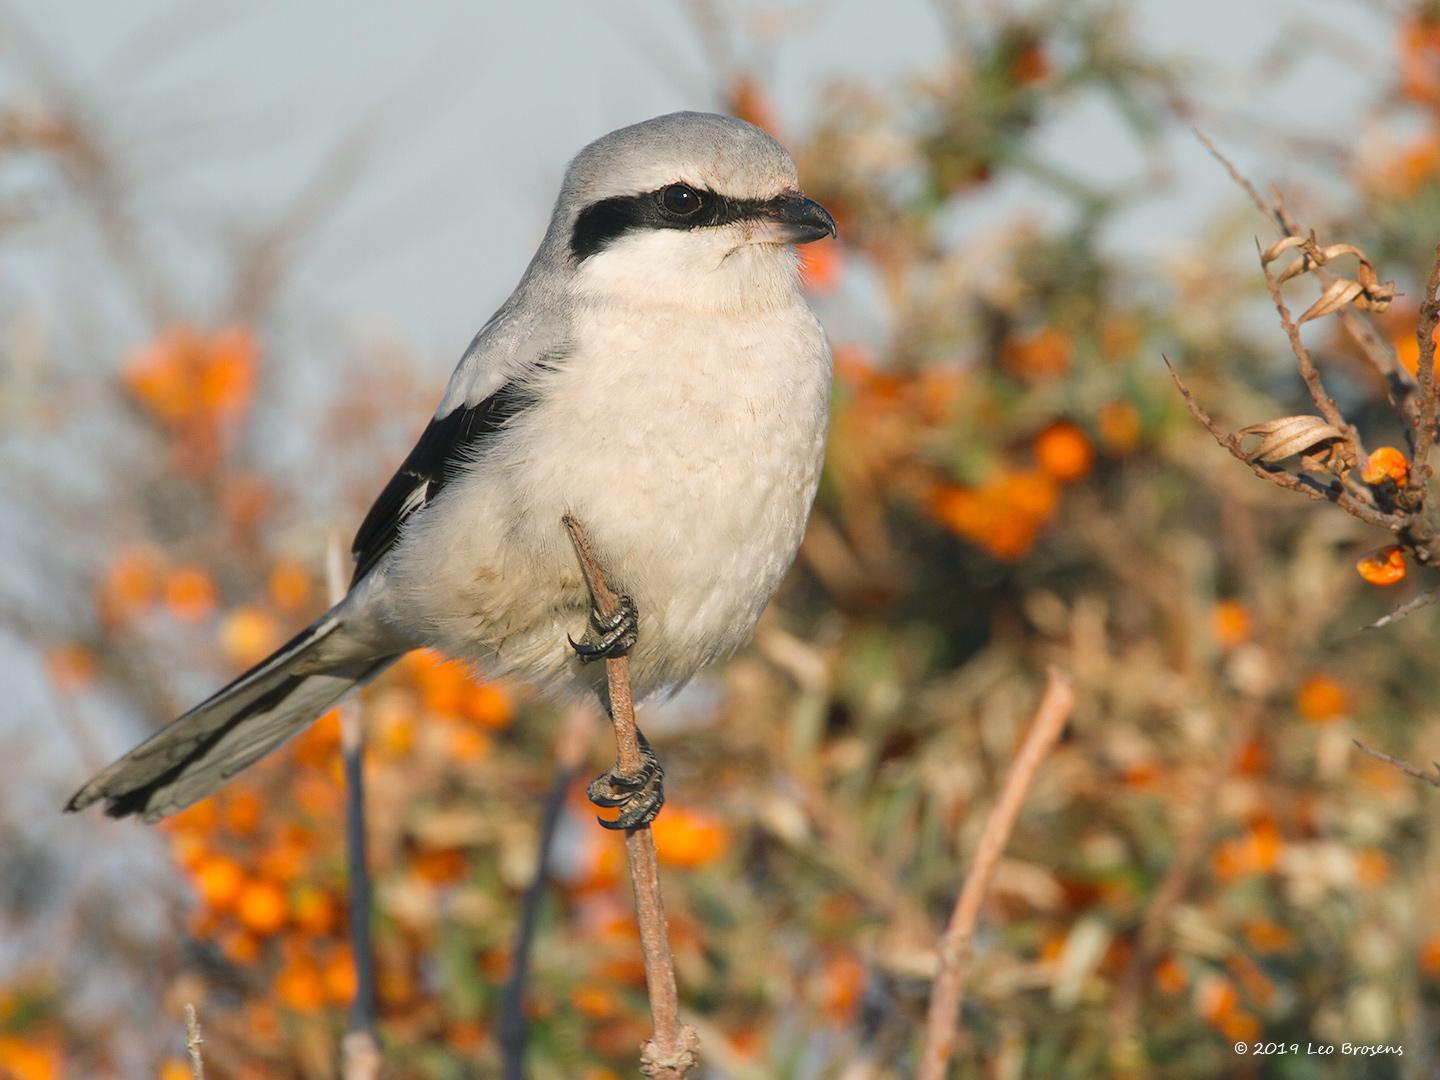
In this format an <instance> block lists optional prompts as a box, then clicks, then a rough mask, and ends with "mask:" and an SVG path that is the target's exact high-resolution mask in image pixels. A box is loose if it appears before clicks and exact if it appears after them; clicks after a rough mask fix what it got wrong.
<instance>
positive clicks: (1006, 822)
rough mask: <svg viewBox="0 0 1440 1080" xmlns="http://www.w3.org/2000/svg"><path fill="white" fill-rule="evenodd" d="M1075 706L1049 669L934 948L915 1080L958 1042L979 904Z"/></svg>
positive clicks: (941, 1071)
mask: <svg viewBox="0 0 1440 1080" xmlns="http://www.w3.org/2000/svg"><path fill="white" fill-rule="evenodd" d="M1074 707H1075V686H1074V684H1073V683H1072V682H1071V680H1070V677H1069V676H1068V675H1066V674H1064V673H1063V672H1061V671H1060V670H1059V669H1058V668H1053V667H1052V668H1051V669H1050V671H1049V673H1048V675H1047V677H1046V682H1045V695H1044V697H1042V698H1041V699H1040V706H1039V708H1038V709H1036V711H1035V719H1034V720H1032V721H1031V723H1030V731H1029V733H1028V734H1027V735H1026V736H1025V742H1024V743H1023V744H1022V745H1021V747H1020V752H1019V753H1018V754H1016V756H1015V761H1014V762H1013V763H1012V764H1011V766H1010V771H1009V773H1007V774H1006V776H1005V782H1004V784H1003V785H1002V786H1001V788H1000V798H999V800H998V801H997V802H996V803H995V807H994V809H992V810H991V811H990V816H989V817H988V818H986V820H985V827H984V829H983V830H982V831H981V833H980V843H979V845H978V846H977V847H976V849H975V858H974V860H973V861H972V862H971V864H970V871H969V873H967V874H966V875H965V884H964V885H963V886H962V887H961V889H960V895H959V897H958V898H957V899H956V901H955V908H954V910H953V911H952V912H951V913H950V922H949V924H948V925H947V926H946V927H945V932H944V933H943V934H941V935H940V941H939V944H938V947H937V952H938V954H939V960H940V970H939V971H938V973H937V974H936V976H935V985H934V987H933V989H932V990H931V992H930V1009H929V1013H928V1015H927V1016H926V1021H925V1044H924V1047H923V1049H922V1050H921V1054H920V1067H919V1070H918V1071H917V1073H916V1075H917V1077H918V1080H943V1077H944V1075H945V1069H946V1066H947V1065H948V1064H949V1062H950V1055H951V1053H952V1052H953V1051H954V1049H955V1044H956V1042H957V1026H958V1023H959V1019H960V1006H961V1004H962V1003H963V1002H964V1000H965V983H966V980H967V979H968V978H969V975H970V954H971V939H972V938H973V936H974V934H975V927H976V924H977V923H978V922H979V921H980V907H981V905H982V904H983V903H984V901H985V896H986V894H987V893H988V892H989V891H990V881H991V879H992V878H993V877H994V876H995V867H996V866H997V865H998V864H999V862H1000V857H1001V856H1002V855H1003V854H1004V853H1005V845H1006V843H1007V842H1008V841H1009V839H1010V832H1011V830H1012V829H1013V828H1014V827H1015V819H1016V818H1017V817H1019V815H1020V807H1021V806H1022V805H1023V804H1024V802H1025V796H1026V794H1027V793H1028V792H1029V790H1030V785H1031V784H1032V783H1034V781H1035V773H1036V771H1037V770H1038V769H1039V768H1040V763H1041V762H1042V761H1043V760H1044V759H1045V755H1046V754H1048V753H1049V752H1050V748H1051V747H1052V746H1053V745H1054V744H1055V740H1056V739H1058V738H1059V737H1060V731H1061V729H1063V728H1064V726H1065V722H1066V721H1067V720H1068V719H1069V718H1070V713H1071V710H1073V709H1074Z"/></svg>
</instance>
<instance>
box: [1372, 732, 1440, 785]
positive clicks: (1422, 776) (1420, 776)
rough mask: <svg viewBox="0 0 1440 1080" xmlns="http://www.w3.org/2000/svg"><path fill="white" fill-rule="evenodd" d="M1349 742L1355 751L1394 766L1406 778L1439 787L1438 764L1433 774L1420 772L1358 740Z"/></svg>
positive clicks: (1439, 768)
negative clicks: (1361, 751)
mask: <svg viewBox="0 0 1440 1080" xmlns="http://www.w3.org/2000/svg"><path fill="white" fill-rule="evenodd" d="M1350 741H1351V742H1353V743H1354V744H1355V747H1356V749H1358V750H1363V751H1364V752H1365V753H1367V754H1369V755H1370V756H1371V757H1373V758H1375V759H1376V760H1378V761H1383V762H1385V764H1387V765H1394V766H1395V768H1397V769H1399V770H1400V771H1401V772H1403V773H1404V774H1405V775H1406V776H1413V777H1414V778H1415V779H1416V780H1423V781H1425V783H1427V784H1429V785H1430V786H1431V787H1440V762H1437V763H1436V764H1435V765H1434V769H1435V771H1434V772H1433V773H1427V772H1421V771H1420V770H1419V769H1417V768H1416V767H1415V766H1414V765H1411V764H1410V763H1409V762H1405V761H1401V760H1400V759H1399V758H1396V757H1391V756H1390V755H1389V754H1387V753H1384V752H1383V751H1380V750H1376V749H1374V748H1372V747H1369V746H1366V745H1365V744H1364V743H1362V742H1361V741H1360V740H1359V739H1351V740H1350Z"/></svg>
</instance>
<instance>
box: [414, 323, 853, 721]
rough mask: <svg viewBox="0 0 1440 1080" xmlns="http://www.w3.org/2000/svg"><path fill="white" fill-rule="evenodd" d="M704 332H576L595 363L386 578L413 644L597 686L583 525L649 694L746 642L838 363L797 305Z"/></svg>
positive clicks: (768, 590)
mask: <svg viewBox="0 0 1440 1080" xmlns="http://www.w3.org/2000/svg"><path fill="white" fill-rule="evenodd" d="M705 319H706V317H705V316H699V317H697V316H696V315H695V314H694V313H693V312H690V313H684V314H681V313H673V314H670V313H665V312H658V313H653V314H651V315H647V316H646V317H635V316H633V315H632V316H629V317H623V318H622V317H617V316H616V315H614V314H613V313H608V312H604V311H602V312H592V313H582V314H580V315H579V316H577V325H576V328H575V335H574V336H575V339H576V340H579V341H583V342H585V350H584V352H583V353H578V354H576V355H571V356H568V357H566V358H564V359H563V360H561V361H560V362H559V363H558V364H557V365H556V367H555V369H554V370H553V371H552V372H550V373H549V374H547V375H545V376H544V377H543V384H542V385H541V387H540V388H539V389H540V402H539V403H537V404H536V405H535V406H534V407H533V408H531V409H530V410H528V411H526V412H524V413H522V414H520V415H519V416H518V417H516V419H515V420H513V421H512V422H511V426H510V427H509V428H507V430H506V431H505V432H504V433H503V435H502V437H501V439H500V440H497V442H496V443H495V444H494V446H493V448H492V449H491V450H490V451H489V452H488V453H486V454H485V455H484V456H483V457H482V458H481V459H480V460H479V461H477V462H476V464H475V465H474V466H473V467H472V468H471V469H470V471H469V472H468V474H467V475H466V476H465V477H463V478H462V479H459V480H457V481H455V482H453V483H452V484H451V485H449V486H447V488H446V489H445V490H444V492H442V494H441V496H440V499H439V500H437V502H436V504H435V505H434V506H432V507H430V508H428V509H427V510H426V511H425V512H423V513H422V514H420V515H418V516H417V519H416V521H415V527H413V528H411V529H408V530H407V531H406V535H405V537H404V539H403V540H402V542H401V545H400V548H399V550H398V551H397V553H396V554H397V558H396V560H395V563H394V569H393V570H392V572H391V573H390V574H389V575H388V576H389V577H390V579H391V580H392V582H394V583H395V584H396V585H398V586H399V587H400V588H399V589H398V591H397V604H396V607H395V608H394V609H393V610H394V611H395V612H397V613H398V615H399V616H401V617H403V618H404V620H405V621H406V622H407V623H410V624H411V626H412V628H413V630H414V631H415V632H417V633H418V634H420V635H421V636H423V637H424V638H425V639H426V640H429V641H432V642H433V643H435V644H437V645H439V646H440V647H442V648H444V649H446V650H447V651H451V652H455V653H459V654H462V655H471V656H475V657H477V658H480V659H482V660H483V661H484V662H485V663H486V666H488V667H490V668H492V669H497V668H498V669H499V670H502V671H513V672H514V673H516V674H518V675H520V676H521V677H525V678H529V679H532V680H535V681H538V682H541V683H547V684H553V683H555V682H556V681H560V680H574V679H576V678H577V677H578V678H580V679H581V681H582V682H584V683H587V684H588V683H589V682H590V681H592V680H593V677H594V676H595V674H596V672H594V671H593V670H592V671H589V672H586V673H585V674H584V675H583V676H582V674H581V670H580V668H579V665H578V664H577V663H576V662H575V661H574V659H573V656H572V654H571V653H570V650H569V648H568V646H567V645H566V643H565V634H566V633H567V632H568V633H570V634H572V635H573V636H575V637H579V636H580V634H581V632H582V631H583V630H584V628H585V613H586V611H587V610H588V598H587V597H586V594H585V593H584V590H583V586H582V585H581V582H580V578H579V573H578V569H577V567H576V565H575V560H574V555H573V553H572V552H571V550H570V547H569V541H568V538H567V535H566V533H565V531H564V529H563V527H562V526H561V523H560V518H561V516H562V515H563V514H565V513H573V514H574V515H575V516H576V517H577V518H578V519H579V520H580V521H581V522H582V523H583V524H584V526H585V528H586V530H587V531H588V533H589V534H590V538H591V541H592V543H593V544H594V547H595V552H596V556H597V558H598V560H599V561H600V563H601V565H602V567H603V568H604V569H605V571H606V574H607V576H608V577H609V579H610V581H611V584H612V585H613V586H614V587H615V588H616V589H617V590H619V591H622V592H626V593H629V594H630V595H631V596H632V597H633V598H634V599H635V601H636V604H637V606H638V607H639V610H640V638H639V642H638V643H637V645H636V647H635V649H634V650H633V651H632V653H631V663H632V678H633V679H634V681H635V684H636V687H637V689H638V690H639V691H640V692H641V693H644V692H646V691H649V690H654V689H657V688H660V687H663V686H667V685H672V684H675V683H678V682H682V681H684V680H685V679H688V678H690V677H691V676H692V675H694V674H695V672H696V671H697V670H698V669H699V668H700V667H701V666H703V665H704V664H705V663H707V662H709V661H710V660H713V659H715V658H716V657H718V656H720V655H723V654H725V653H728V652H730V651H732V650H733V649H735V648H736V647H738V646H739V645H740V644H742V643H743V642H744V641H745V640H746V639H747V638H748V637H749V635H750V633H751V632H752V631H753V629H754V626H755V622H756V620H757V619H758V618H759V617H760V613H761V611H762V610H763V608H764V606H765V604H766V603H767V602H768V601H769V599H770V597H771V596H772V595H773V593H774V591H775V589H776V588H777V587H778V585H779V583H780V579H781V578H782V577H783V575H784V574H785V571H786V570H787V569H788V567H789V565H790V563H791V561H792V560H793V558H794V555H795V550H796V548H797V547H798V545H799V542H800V537H801V534H802V533H803V531H804V527H805V520H806V517H807V515H808V514H809V510H810V504H811V501H812V500H813V498H814V495H815V488H816V484H817V483H818V479H819V473H820V465H821V458H822V455H823V449H824V439H825V426H826V415H827V406H828V397H829V384H830V359H829V350H828V348H827V347H826V345H825V342H824V337H823V334H822V332H821V330H820V328H819V325H818V324H817V323H816V322H815V319H814V316H813V315H811V313H810V312H809V310H808V309H807V308H806V307H804V306H803V304H802V303H800V302H798V298H797V303H796V304H794V305H793V306H788V307H785V308H782V309H779V310H775V309H771V310H768V311H766V312H764V313H762V314H756V315H754V316H749V317H747V316H738V317H737V315H736V314H735V313H733V312H731V313H727V314H725V315H724V316H723V317H719V316H717V317H714V318H713V321H712V322H711V323H710V325H709V326H705V325H703V324H704V322H705ZM679 342H685V343H687V346H686V347H685V348H683V349H682V348H680V347H679V346H678V345H677V343H679ZM442 501H443V503H444V504H447V505H442ZM437 511H443V512H437ZM422 613H423V614H422ZM416 615H420V616H421V617H419V618H416V617H415V616H416Z"/></svg>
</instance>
